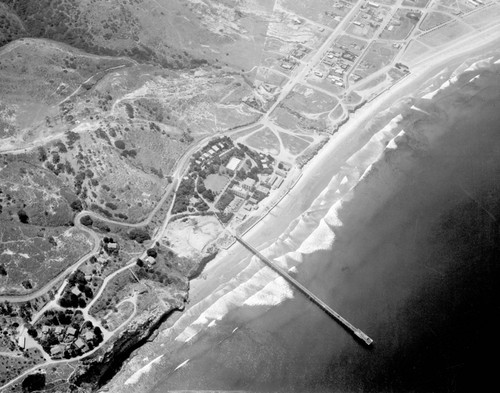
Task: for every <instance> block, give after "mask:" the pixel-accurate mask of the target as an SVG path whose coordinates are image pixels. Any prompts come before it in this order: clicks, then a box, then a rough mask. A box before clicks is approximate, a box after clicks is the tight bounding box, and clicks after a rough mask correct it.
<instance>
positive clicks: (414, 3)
mask: <svg viewBox="0 0 500 393" xmlns="http://www.w3.org/2000/svg"><path fill="white" fill-rule="evenodd" d="M429 1H430V0H403V6H405V7H419V8H425V7H426V6H427V4H429Z"/></svg>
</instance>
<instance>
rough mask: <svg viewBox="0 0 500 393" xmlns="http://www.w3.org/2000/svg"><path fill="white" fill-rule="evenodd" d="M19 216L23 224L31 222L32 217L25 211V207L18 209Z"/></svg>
mask: <svg viewBox="0 0 500 393" xmlns="http://www.w3.org/2000/svg"><path fill="white" fill-rule="evenodd" d="M17 216H18V217H19V221H21V222H22V223H23V224H28V223H29V220H30V218H29V217H28V214H27V213H26V211H24V209H19V210H18V211H17Z"/></svg>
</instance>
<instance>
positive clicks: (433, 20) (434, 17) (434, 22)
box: [419, 12, 452, 31]
mask: <svg viewBox="0 0 500 393" xmlns="http://www.w3.org/2000/svg"><path fill="white" fill-rule="evenodd" d="M450 20H452V17H451V16H448V15H447V14H444V13H442V12H429V13H427V15H426V16H425V18H424V20H423V21H422V23H421V24H420V26H419V27H420V30H423V31H427V30H430V29H433V28H434V27H437V26H439V25H442V24H443V23H446V22H448V21H450Z"/></svg>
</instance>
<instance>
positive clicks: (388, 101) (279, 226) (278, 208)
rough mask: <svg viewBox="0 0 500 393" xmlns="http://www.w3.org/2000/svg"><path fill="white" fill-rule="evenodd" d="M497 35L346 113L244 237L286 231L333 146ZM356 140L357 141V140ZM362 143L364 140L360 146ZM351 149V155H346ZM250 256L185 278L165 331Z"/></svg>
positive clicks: (224, 257) (223, 255)
mask: <svg viewBox="0 0 500 393" xmlns="http://www.w3.org/2000/svg"><path fill="white" fill-rule="evenodd" d="M490 30H491V29H490ZM488 32H489V30H485V31H483V32H481V34H486V33H488ZM498 35H499V34H497V36H498ZM497 36H494V37H493V38H491V37H490V38H489V39H488V41H487V42H485V43H484V44H483V45H481V46H479V47H477V46H474V48H473V49H471V48H470V47H471V46H472V44H471V45H468V46H464V47H463V49H462V50H461V51H459V52H458V53H456V52H454V51H453V50H452V48H455V47H456V46H459V45H460V42H461V41H459V42H457V43H455V44H454V45H452V46H451V49H450V48H447V49H446V50H445V51H444V53H445V54H446V53H450V52H451V54H450V55H448V56H445V54H443V55H441V56H432V55H430V56H429V57H430V58H436V60H434V61H432V62H431V63H432V65H431V67H427V66H426V63H425V59H423V60H421V61H420V62H419V63H417V66H416V67H415V70H414V71H412V74H410V75H409V76H408V77H407V78H405V79H402V80H400V81H399V82H398V83H397V84H396V85H393V86H391V87H390V88H389V89H388V90H387V91H385V92H383V93H382V94H380V95H379V96H377V97H375V98H374V99H373V100H372V101H370V102H368V103H367V104H365V105H364V106H363V107H361V108H360V109H359V110H357V111H356V112H354V113H351V114H350V116H349V119H348V121H347V122H346V123H345V124H344V125H342V126H341V127H340V128H339V130H338V131H337V132H336V133H335V134H334V135H333V136H331V138H330V140H329V141H328V142H327V143H326V144H325V145H324V146H323V148H322V149H321V150H320V151H319V152H318V153H317V154H316V155H315V156H314V157H313V158H312V159H311V160H310V161H309V162H308V163H307V164H306V165H304V167H303V168H302V172H301V175H300V178H299V179H298V181H296V182H295V184H294V187H293V188H291V189H290V190H289V191H288V192H287V193H286V194H285V195H284V196H283V198H282V199H281V200H280V202H279V203H278V204H275V205H274V206H273V208H271V209H269V211H268V212H267V213H266V215H265V216H264V217H262V219H260V220H259V221H258V222H257V223H256V224H255V225H253V226H252V227H251V228H250V229H249V230H248V231H246V233H245V234H244V235H243V236H244V238H245V240H246V241H247V242H249V243H250V244H252V245H253V246H254V247H255V248H257V249H259V250H262V249H263V248H267V247H268V246H270V245H271V244H272V243H273V242H274V241H275V240H277V239H278V238H279V237H280V236H281V235H282V234H283V233H284V232H286V230H287V229H288V227H289V225H290V224H291V223H293V222H294V221H295V220H298V219H300V217H301V216H302V214H304V213H306V212H307V210H308V209H309V207H310V205H311V203H312V202H313V201H314V200H315V199H316V198H317V196H318V195H319V194H320V192H321V191H322V190H319V191H318V195H316V196H314V197H313V198H311V201H310V202H309V203H307V206H306V204H304V205H303V207H302V208H301V209H299V210H298V211H297V209H296V206H294V205H295V202H296V201H297V200H298V199H300V194H301V193H307V192H308V191H309V190H308V189H310V184H309V183H311V179H314V178H315V177H317V173H318V172H319V173H320V172H321V170H322V166H324V165H325V163H326V162H329V161H331V159H332V156H335V153H339V152H338V151H337V150H340V149H343V148H345V145H346V144H347V145H351V146H348V147H350V149H347V151H348V152H347V153H346V152H340V153H341V154H340V156H341V157H340V159H339V161H341V164H343V163H344V162H345V160H342V156H344V157H345V159H347V158H349V157H350V156H351V155H352V154H353V153H355V152H356V151H357V150H358V149H356V148H353V146H352V141H351V139H356V138H358V139H366V141H368V140H369V139H370V137H371V136H372V135H373V133H371V134H370V135H365V138H362V136H361V138H360V136H359V135H358V134H357V131H358V130H362V129H363V128H364V127H366V126H367V125H368V124H369V123H370V121H371V120H372V119H373V118H374V117H376V116H377V115H378V114H381V115H382V116H381V120H384V121H385V123H384V125H385V124H388V123H389V121H390V120H391V119H392V118H393V117H394V116H395V115H392V114H390V113H388V111H390V110H391V109H392V108H394V107H395V106H396V105H398V104H400V103H402V102H403V101H404V100H405V99H408V98H410V97H413V96H414V95H415V94H416V93H417V92H418V91H419V90H420V89H422V88H423V87H427V86H428V85H429V83H430V82H431V81H432V79H434V78H435V77H438V76H439V75H440V74H442V72H443V71H445V70H446V69H448V71H449V72H450V74H451V72H452V71H453V69H449V68H453V66H458V65H459V64H462V63H463V62H465V61H466V60H467V59H469V58H473V57H477V56H481V57H482V58H484V57H487V54H488V52H490V51H492V50H494V49H496V45H495V41H497V40H498V37H497ZM469 39H470V38H469ZM485 52H486V53H485ZM455 68H456V67H455ZM357 142H358V143H359V141H357ZM363 145H364V143H362V144H361V146H359V147H362V146H363ZM351 151H352V154H349V152H351ZM339 164H340V163H339ZM339 168H340V165H339ZM294 207H295V209H294ZM290 211H291V213H290ZM281 212H287V213H288V214H287V216H286V217H283V216H281V214H280V213H281ZM275 218H277V220H275ZM269 239H273V240H272V241H271V240H269ZM252 257H253V255H250V254H249V253H248V251H246V250H245V249H243V248H242V247H241V246H240V245H239V244H233V245H232V246H231V247H230V248H229V249H227V250H223V251H221V252H220V253H219V254H218V255H217V257H216V258H214V260H212V261H211V262H210V263H209V264H208V265H207V266H206V268H205V270H204V274H203V276H204V277H205V278H201V277H200V278H197V279H195V280H192V281H191V282H190V292H189V302H188V304H187V305H186V309H185V310H184V311H183V312H182V313H176V314H174V315H173V316H172V318H169V321H168V322H167V325H166V326H165V329H170V328H171V327H173V326H174V324H176V322H177V321H178V320H179V319H180V318H183V317H184V318H185V319H190V320H191V319H192V320H191V321H186V322H187V324H185V325H184V323H182V325H183V326H188V325H189V324H190V323H191V322H192V321H193V320H195V319H196V317H195V316H188V315H187V313H188V311H189V310H191V309H192V308H195V307H196V306H197V305H199V303H200V302H201V301H203V300H204V299H205V298H206V297H208V296H209V295H211V294H213V293H214V292H215V291H216V290H217V288H219V286H221V285H223V284H224V283H227V282H228V281H229V280H230V279H233V278H235V277H236V276H237V275H238V274H239V273H240V272H241V271H243V270H244V269H245V268H246V267H247V266H248V265H249V262H250V260H251V258H252ZM179 322H180V321H179ZM183 322H184V321H183Z"/></svg>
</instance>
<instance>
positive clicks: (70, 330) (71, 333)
mask: <svg viewBox="0 0 500 393" xmlns="http://www.w3.org/2000/svg"><path fill="white" fill-rule="evenodd" d="M75 334H76V329H75V328H74V327H72V326H70V327H69V328H68V330H66V336H72V337H74V336H75Z"/></svg>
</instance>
